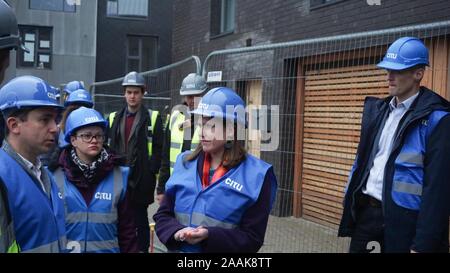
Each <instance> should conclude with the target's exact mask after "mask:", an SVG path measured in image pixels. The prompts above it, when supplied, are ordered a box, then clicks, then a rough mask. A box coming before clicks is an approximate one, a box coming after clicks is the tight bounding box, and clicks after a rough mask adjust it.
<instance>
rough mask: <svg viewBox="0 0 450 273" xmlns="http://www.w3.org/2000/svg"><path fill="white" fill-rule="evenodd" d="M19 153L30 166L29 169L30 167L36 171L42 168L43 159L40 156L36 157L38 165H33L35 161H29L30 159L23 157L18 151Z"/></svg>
mask: <svg viewBox="0 0 450 273" xmlns="http://www.w3.org/2000/svg"><path fill="white" fill-rule="evenodd" d="M17 155H18V156H20V158H21V159H22V160H23V163H25V165H26V166H27V167H28V169H30V170H32V171H36V170H40V169H41V167H42V162H41V160H40V159H39V158H37V159H36V165H33V163H31V162H30V161H28V159H26V158H25V157H23V156H22V155H21V154H19V153H17Z"/></svg>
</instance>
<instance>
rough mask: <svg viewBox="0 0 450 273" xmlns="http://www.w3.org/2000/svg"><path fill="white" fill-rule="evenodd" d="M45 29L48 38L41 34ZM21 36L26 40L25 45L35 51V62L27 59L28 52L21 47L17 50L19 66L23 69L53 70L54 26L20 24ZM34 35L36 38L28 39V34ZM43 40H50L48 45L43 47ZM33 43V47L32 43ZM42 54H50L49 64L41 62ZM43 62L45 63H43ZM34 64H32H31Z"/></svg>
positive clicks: (32, 51)
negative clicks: (43, 37)
mask: <svg viewBox="0 0 450 273" xmlns="http://www.w3.org/2000/svg"><path fill="white" fill-rule="evenodd" d="M44 31H45V32H47V33H46V35H47V34H48V39H45V40H43V39H42V38H41V36H43V35H44ZM19 32H20V37H21V39H22V40H23V41H24V44H25V46H26V47H27V48H28V49H29V50H30V52H31V53H33V62H30V61H25V56H26V54H30V53H27V52H25V51H24V50H23V49H22V48H20V47H19V49H18V52H17V54H16V55H17V58H16V59H17V60H16V61H17V68H19V69H20V68H22V69H39V70H52V67H53V27H43V26H34V25H19ZM28 34H32V35H34V40H31V39H27V35H28ZM42 41H48V42H49V45H48V47H42V43H41V42H42ZM31 43H32V44H33V47H32V48H29V47H30V44H31ZM41 56H48V62H45V63H47V65H46V64H45V63H44V62H40V57H41ZM41 63H42V64H43V65H41ZM31 64H32V65H31Z"/></svg>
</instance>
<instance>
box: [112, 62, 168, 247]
mask: <svg viewBox="0 0 450 273" xmlns="http://www.w3.org/2000/svg"><path fill="white" fill-rule="evenodd" d="M122 86H123V87H124V92H125V100H126V103H127V105H126V107H124V108H123V109H122V110H120V111H118V112H112V113H110V114H109V115H108V121H109V126H110V128H109V132H108V137H109V145H110V147H111V148H112V149H113V150H114V151H116V152H117V153H118V154H119V155H126V159H127V165H128V166H129V167H130V175H129V179H128V190H129V191H130V194H131V202H132V206H133V208H134V212H135V220H136V227H137V234H138V242H139V248H140V250H141V251H142V252H148V249H149V242H150V228H149V223H148V212H147V208H148V206H149V205H150V204H152V203H153V201H154V191H155V185H156V174H157V173H158V171H159V168H160V166H161V149H162V141H163V136H162V135H163V130H162V122H161V117H160V115H159V113H158V111H154V110H151V109H147V108H146V107H145V106H144V104H143V97H144V94H145V92H146V85H145V79H144V77H142V76H141V75H140V74H138V73H137V72H134V71H133V72H130V73H128V74H127V75H126V76H125V77H124V79H123V82H122Z"/></svg>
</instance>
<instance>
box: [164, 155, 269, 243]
mask: <svg viewBox="0 0 450 273" xmlns="http://www.w3.org/2000/svg"><path fill="white" fill-rule="evenodd" d="M187 153H190V151H186V152H184V153H182V154H180V155H179V156H178V159H177V162H176V164H175V168H174V172H173V174H172V176H170V178H169V180H168V181H167V184H166V194H170V195H172V196H174V197H175V206H174V212H175V217H176V218H177V220H178V222H180V224H182V225H185V226H191V227H198V226H200V225H202V226H205V227H222V228H228V229H233V228H236V227H238V226H239V224H240V222H241V218H242V216H243V214H244V213H245V212H246V211H247V209H248V208H249V207H251V206H252V205H253V204H254V203H256V201H257V200H258V197H259V193H260V191H261V188H262V185H263V183H264V179H265V177H266V174H268V178H269V179H270V181H271V195H272V196H271V202H270V209H271V208H272V205H273V201H274V200H275V194H276V190H277V181H276V178H275V175H274V174H273V169H272V166H271V165H269V164H267V163H266V162H264V161H262V160H260V159H257V158H256V157H254V156H252V155H250V154H247V157H246V159H245V160H244V161H243V162H242V163H241V164H239V165H238V166H237V167H235V168H233V169H231V170H229V171H228V172H227V173H226V174H225V175H224V176H223V177H222V178H220V179H219V180H217V181H216V182H215V183H213V184H211V185H210V186H209V187H207V188H206V189H202V183H201V179H200V176H199V175H198V174H197V161H198V157H197V159H195V160H193V161H187V162H184V165H183V158H184V156H185V155H186V154H187ZM180 250H181V251H183V252H200V251H201V249H200V246H199V245H198V244H197V245H189V244H184V245H183V246H182V247H181V249H180Z"/></svg>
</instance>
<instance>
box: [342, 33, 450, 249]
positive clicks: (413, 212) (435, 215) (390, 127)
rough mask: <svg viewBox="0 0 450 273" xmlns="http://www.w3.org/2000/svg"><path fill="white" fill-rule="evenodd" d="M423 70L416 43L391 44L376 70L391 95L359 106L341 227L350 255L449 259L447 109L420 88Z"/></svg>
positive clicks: (424, 53)
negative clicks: (443, 255)
mask: <svg viewBox="0 0 450 273" xmlns="http://www.w3.org/2000/svg"><path fill="white" fill-rule="evenodd" d="M428 65H429V60H428V49H427V48H426V47H425V45H424V44H423V42H422V41H421V40H419V39H417V38H414V37H402V38H400V39H398V40H396V41H395V42H394V43H393V44H392V45H391V46H390V47H389V48H388V50H387V53H386V56H385V57H384V59H383V60H382V61H381V62H380V63H378V67H380V68H383V69H386V70H387V80H388V83H389V93H390V96H389V97H387V98H384V99H379V98H372V97H368V98H366V100H365V103H364V111H363V117H362V124H361V137H360V142H359V146H358V151H357V155H356V159H355V164H354V165H353V168H352V172H351V174H350V177H349V183H348V185H347V189H346V194H345V201H344V211H343V215H342V219H341V224H340V227H339V236H350V237H351V238H352V240H351V243H350V252H370V251H373V250H374V249H375V250H376V251H381V252H407V253H409V252H448V235H449V226H448V224H449V223H448V219H449V218H448V217H449V211H450V205H449V201H448V198H449V196H450V183H449V177H450V160H449V159H448V156H449V154H450V145H449V139H450V115H449V110H450V109H449V106H450V104H449V103H448V101H447V100H445V99H444V98H442V97H440V96H439V95H437V94H436V93H435V92H433V91H431V90H429V89H427V88H425V87H423V86H420V82H421V80H422V79H423V77H424V74H425V67H426V66H428Z"/></svg>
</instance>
